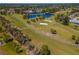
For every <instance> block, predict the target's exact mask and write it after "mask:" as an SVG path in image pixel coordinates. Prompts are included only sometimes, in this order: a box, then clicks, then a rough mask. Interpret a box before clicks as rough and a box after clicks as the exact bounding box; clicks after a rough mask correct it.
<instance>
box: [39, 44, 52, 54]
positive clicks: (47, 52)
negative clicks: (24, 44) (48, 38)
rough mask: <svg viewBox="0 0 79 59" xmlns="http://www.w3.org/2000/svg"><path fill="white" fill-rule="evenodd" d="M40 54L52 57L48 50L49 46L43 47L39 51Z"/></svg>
mask: <svg viewBox="0 0 79 59" xmlns="http://www.w3.org/2000/svg"><path fill="white" fill-rule="evenodd" d="M39 54H40V55H50V54H51V52H50V50H49V49H48V46H47V45H43V46H42V47H41V49H40V51H39Z"/></svg>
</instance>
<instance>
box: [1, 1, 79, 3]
mask: <svg viewBox="0 0 79 59" xmlns="http://www.w3.org/2000/svg"><path fill="white" fill-rule="evenodd" d="M0 3H79V0H0Z"/></svg>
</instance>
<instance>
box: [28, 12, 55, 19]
mask: <svg viewBox="0 0 79 59" xmlns="http://www.w3.org/2000/svg"><path fill="white" fill-rule="evenodd" d="M53 15H54V14H51V13H31V14H29V15H28V16H27V18H28V19H34V18H36V17H37V16H43V17H44V18H49V17H50V16H53Z"/></svg>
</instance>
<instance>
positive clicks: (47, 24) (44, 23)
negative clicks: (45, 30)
mask: <svg viewBox="0 0 79 59" xmlns="http://www.w3.org/2000/svg"><path fill="white" fill-rule="evenodd" d="M40 25H48V23H40Z"/></svg>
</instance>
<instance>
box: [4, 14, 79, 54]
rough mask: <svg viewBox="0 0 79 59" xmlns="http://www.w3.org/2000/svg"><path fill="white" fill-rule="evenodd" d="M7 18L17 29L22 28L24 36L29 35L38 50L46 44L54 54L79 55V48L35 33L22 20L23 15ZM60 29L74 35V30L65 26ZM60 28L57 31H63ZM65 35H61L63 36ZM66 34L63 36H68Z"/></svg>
mask: <svg viewBox="0 0 79 59" xmlns="http://www.w3.org/2000/svg"><path fill="white" fill-rule="evenodd" d="M5 17H6V19H7V20H9V21H10V22H11V24H12V25H16V27H20V28H21V30H22V32H23V33H24V34H26V35H29V36H30V38H31V39H32V43H33V44H34V45H35V46H37V47H38V48H39V47H40V46H41V45H42V44H46V45H48V47H49V49H50V50H51V52H52V54H79V51H78V48H76V47H74V46H72V45H67V44H65V43H62V42H59V41H57V40H53V38H50V37H47V36H45V35H43V34H40V33H37V32H36V31H34V30H33V29H32V28H31V27H29V26H28V25H27V23H26V20H24V19H22V16H21V15H18V14H15V15H8V16H5ZM50 27H51V26H50ZM60 27H61V28H64V29H65V30H68V31H69V32H68V33H72V31H74V30H71V29H70V28H69V27H66V26H63V25H60ZM60 27H59V28H58V26H57V29H60V30H61V28H60ZM64 29H63V30H61V31H63V33H64ZM60 30H59V31H60ZM63 33H62V34H61V35H63ZM65 33H66V32H65ZM65 33H64V35H63V36H66V35H65ZM73 33H75V32H73ZM66 34H67V33H66ZM68 35H69V34H68ZM62 40H63V39H62Z"/></svg>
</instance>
